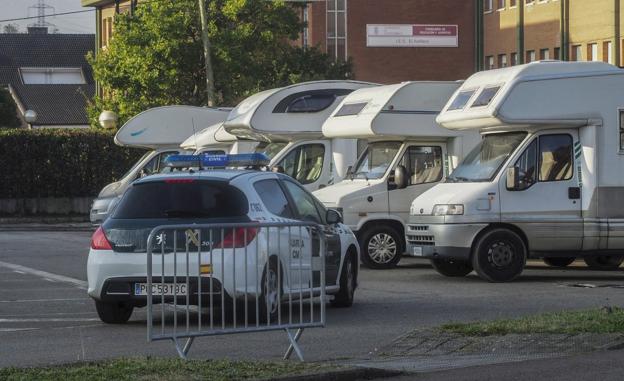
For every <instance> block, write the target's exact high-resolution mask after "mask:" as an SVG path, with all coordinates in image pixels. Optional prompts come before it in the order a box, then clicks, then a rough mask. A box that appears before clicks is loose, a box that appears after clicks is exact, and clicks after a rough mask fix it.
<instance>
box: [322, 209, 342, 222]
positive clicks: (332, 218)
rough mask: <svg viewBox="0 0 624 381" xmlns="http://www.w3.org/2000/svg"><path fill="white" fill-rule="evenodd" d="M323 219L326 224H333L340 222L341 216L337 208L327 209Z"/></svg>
mask: <svg viewBox="0 0 624 381" xmlns="http://www.w3.org/2000/svg"><path fill="white" fill-rule="evenodd" d="M325 220H326V221H327V224H328V225H335V224H339V223H342V216H341V215H340V213H339V212H338V211H337V210H334V209H327V213H326V214H325Z"/></svg>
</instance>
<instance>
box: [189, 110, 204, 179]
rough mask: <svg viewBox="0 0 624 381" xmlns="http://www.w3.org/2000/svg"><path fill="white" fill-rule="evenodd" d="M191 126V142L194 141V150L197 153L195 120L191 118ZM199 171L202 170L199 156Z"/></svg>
mask: <svg viewBox="0 0 624 381" xmlns="http://www.w3.org/2000/svg"><path fill="white" fill-rule="evenodd" d="M191 124H192V126H193V140H194V141H195V150H196V151H197V150H198V149H199V147H198V146H197V132H196V131H195V118H191ZM198 156H199V155H198ZM201 170H202V160H201V156H199V171H201Z"/></svg>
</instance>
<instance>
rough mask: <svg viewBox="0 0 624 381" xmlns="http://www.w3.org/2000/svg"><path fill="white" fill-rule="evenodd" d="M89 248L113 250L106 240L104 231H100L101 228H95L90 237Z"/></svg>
mask: <svg viewBox="0 0 624 381" xmlns="http://www.w3.org/2000/svg"><path fill="white" fill-rule="evenodd" d="M91 248H92V249H93V250H113V247H112V246H111V244H110V242H108V238H106V234H104V229H102V227H101V226H100V227H98V228H97V230H96V231H95V233H93V236H92V237H91Z"/></svg>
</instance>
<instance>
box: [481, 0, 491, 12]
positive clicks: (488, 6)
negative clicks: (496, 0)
mask: <svg viewBox="0 0 624 381" xmlns="http://www.w3.org/2000/svg"><path fill="white" fill-rule="evenodd" d="M492 2H493V0H483V10H484V11H485V12H492V7H493V5H492Z"/></svg>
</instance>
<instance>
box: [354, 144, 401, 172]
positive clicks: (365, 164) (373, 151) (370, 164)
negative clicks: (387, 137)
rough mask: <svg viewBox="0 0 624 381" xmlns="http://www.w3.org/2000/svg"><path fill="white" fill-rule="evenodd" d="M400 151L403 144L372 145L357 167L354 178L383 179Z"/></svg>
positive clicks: (361, 157)
mask: <svg viewBox="0 0 624 381" xmlns="http://www.w3.org/2000/svg"><path fill="white" fill-rule="evenodd" d="M400 149H401V142H376V143H370V144H369V145H368V147H367V148H366V150H365V151H364V153H363V154H362V156H360V160H358V163H357V165H356V166H355V170H354V171H353V178H355V179H367V180H370V179H380V178H382V177H383V176H384V174H385V173H386V171H387V170H388V167H389V166H390V164H392V160H394V158H395V157H396V155H397V153H398V152H399V150H400Z"/></svg>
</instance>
